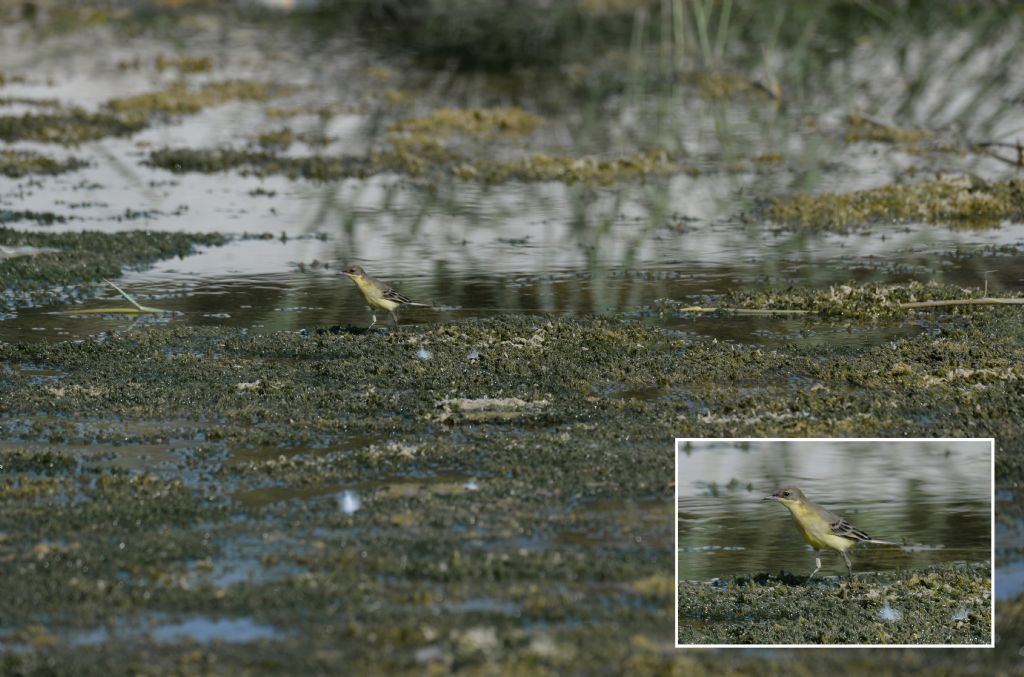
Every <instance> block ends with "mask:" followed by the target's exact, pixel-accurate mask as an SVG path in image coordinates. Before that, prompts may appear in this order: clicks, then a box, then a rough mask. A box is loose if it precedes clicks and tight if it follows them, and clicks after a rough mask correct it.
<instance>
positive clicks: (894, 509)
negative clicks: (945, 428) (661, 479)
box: [677, 440, 992, 580]
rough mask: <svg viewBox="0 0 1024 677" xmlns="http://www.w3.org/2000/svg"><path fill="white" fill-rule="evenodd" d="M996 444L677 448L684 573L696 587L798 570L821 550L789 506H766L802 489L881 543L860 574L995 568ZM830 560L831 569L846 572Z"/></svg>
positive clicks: (858, 558)
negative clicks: (974, 565)
mask: <svg viewBox="0 0 1024 677" xmlns="http://www.w3.org/2000/svg"><path fill="white" fill-rule="evenodd" d="M991 458H992V456H991V446H990V444H989V443H988V442H956V441H948V442H945V441H918V442H903V441H896V442H860V441H852V440H851V441H848V442H839V441H791V442H762V441H752V442H749V443H744V442H717V443H716V442H693V443H691V445H690V447H689V449H687V448H686V446H685V443H683V444H682V445H681V446H680V450H679V451H678V452H677V463H678V465H677V482H678V485H677V486H678V488H679V494H678V502H679V503H678V509H679V522H678V532H679V542H678V557H679V575H680V577H681V578H684V579H687V580H709V579H712V578H730V577H733V576H737V575H752V574H754V573H764V572H768V573H777V572H778V571H779V570H780V569H784V570H786V571H789V572H795V573H797V574H798V575H799V574H801V573H804V572H806V573H807V574H809V573H810V572H811V571H812V570H813V568H814V555H813V552H812V550H811V548H810V546H808V545H807V544H806V543H805V542H804V540H803V538H802V537H801V535H800V534H799V532H798V531H797V529H796V527H795V526H794V525H793V523H792V518H791V517H790V514H789V511H788V510H786V509H785V507H784V506H782V505H779V504H777V503H776V502H774V501H764V500H763V499H764V497H765V496H768V495H770V494H772V493H774V492H775V491H777V490H778V489H779V488H781V487H783V486H787V485H795V486H797V487H799V488H800V489H801V490H802V491H803V492H804V494H805V495H806V496H807V497H808V498H809V499H810V500H812V501H814V502H815V503H818V504H819V505H822V506H824V507H825V508H827V509H828V510H830V511H832V512H835V513H837V514H839V515H840V516H841V517H845V518H846V519H847V520H848V521H850V522H851V523H852V524H854V525H855V526H858V527H860V528H861V529H863V530H864V531H866V532H867V533H868V534H870V535H871V536H872V537H874V538H877V539H881V540H885V541H892V542H894V543H898V544H899V545H896V546H888V545H873V544H862V545H858V546H856V547H855V548H854V549H853V550H852V551H851V552H850V555H851V559H852V561H853V565H854V571H862V572H865V571H875V570H887V569H896V568H901V569H905V568H919V567H924V566H927V565H930V564H936V563H948V562H958V561H968V562H974V561H991V558H992V556H991V548H992V539H991V529H992V523H991V516H992V512H991V511H992V504H991V497H992V460H991ZM845 571H846V567H845V565H844V564H843V560H842V558H841V557H840V556H839V555H837V554H835V553H831V552H830V553H825V554H824V555H823V556H822V573H825V574H826V575H835V574H838V573H840V572H843V573H845Z"/></svg>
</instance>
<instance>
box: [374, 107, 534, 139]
mask: <svg viewBox="0 0 1024 677" xmlns="http://www.w3.org/2000/svg"><path fill="white" fill-rule="evenodd" d="M542 124H544V119H543V118H541V117H539V116H537V115H534V114H533V113H528V112H526V111H524V110H522V109H519V108H473V109H462V108H439V109H437V110H435V111H434V112H433V113H431V114H430V115H429V116H427V117H421V118H411V119H409V120H401V121H399V122H395V123H393V124H392V125H391V126H390V127H388V129H389V131H392V132H410V133H413V134H428V135H431V136H434V137H435V138H436V137H437V136H445V135H448V134H452V133H460V134H468V135H470V136H478V137H485V138H489V137H493V136H496V135H498V134H501V135H508V136H518V135H521V134H529V133H530V132H532V131H533V130H535V129H536V128H537V127H539V126H540V125H542Z"/></svg>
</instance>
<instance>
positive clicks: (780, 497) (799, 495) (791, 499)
mask: <svg viewBox="0 0 1024 677" xmlns="http://www.w3.org/2000/svg"><path fill="white" fill-rule="evenodd" d="M761 500H764V501H778V502H779V503H782V504H783V505H786V506H789V505H794V504H796V503H803V502H804V501H806V500H807V497H806V496H804V492H802V491H800V490H799V489H797V488H796V487H782V488H781V489H779V490H778V491H776V492H775V493H774V494H772V495H771V496H765V497H764V498H763V499H761Z"/></svg>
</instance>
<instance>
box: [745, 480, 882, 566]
mask: <svg viewBox="0 0 1024 677" xmlns="http://www.w3.org/2000/svg"><path fill="white" fill-rule="evenodd" d="M763 500H765V501H778V502H779V503H781V504H782V505H784V506H786V507H787V508H789V512H790V513H791V514H792V515H793V521H794V522H796V528H797V529H799V530H800V533H802V534H803V535H804V540H806V541H807V542H808V543H810V544H811V547H812V548H814V571H812V572H811V575H810V576H808V577H807V583H810V582H811V579H812V578H814V574H816V573H818V570H819V569H821V551H822V550H825V549H829V550H836V551H838V552H839V554H840V555H842V556H843V559H844V560H846V569H847V571H849V573H850V578H853V565H852V564H850V556H849V555H847V554H846V551H847V550H849V549H850V548H852V547H853V546H855V545H856V544H858V543H880V544H882V545H898V544H897V543H890V542H889V541H880V540H878V539H877V538H871V537H870V536H868V535H867V534H866V533H864V531H862V530H861V529H858V528H857V527H855V526H853V525H852V524H850V523H849V522H847V521H846V520H845V519H843V518H842V517H840V516H839V515H837V514H835V513H834V512H829V511H828V510H825V508H822V507H821V506H820V505H818V504H817V503H813V502H811V501H809V500H807V497H806V496H804V492H802V491H800V490H799V489H797V488H796V487H783V488H781V489H779V490H778V491H776V492H775V493H774V494H772V495H771V496H765V497H764V499H763Z"/></svg>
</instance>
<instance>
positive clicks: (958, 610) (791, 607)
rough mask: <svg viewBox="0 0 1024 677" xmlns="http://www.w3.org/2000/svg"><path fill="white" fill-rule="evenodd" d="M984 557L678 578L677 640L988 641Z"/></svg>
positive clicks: (989, 623) (989, 582)
mask: <svg viewBox="0 0 1024 677" xmlns="http://www.w3.org/2000/svg"><path fill="white" fill-rule="evenodd" d="M991 574H992V569H991V563H990V562H983V563H977V564H965V565H955V564H952V565H947V566H940V567H929V568H928V569H923V570H905V571H899V572H885V573H861V574H858V575H856V576H855V577H854V579H853V580H852V581H851V580H849V579H848V578H843V579H841V580H837V579H835V578H834V577H832V578H829V579H827V580H822V581H815V582H813V584H812V585H806V586H805V585H804V581H805V578H806V577H805V576H793V575H784V576H770V575H760V576H754V577H753V578H751V579H740V580H734V581H722V582H717V583H715V584H710V585H709V584H705V583H687V582H681V583H680V586H679V591H678V596H679V635H678V640H679V643H680V644H988V643H990V642H991V641H992V614H991V604H992V577H991Z"/></svg>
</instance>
